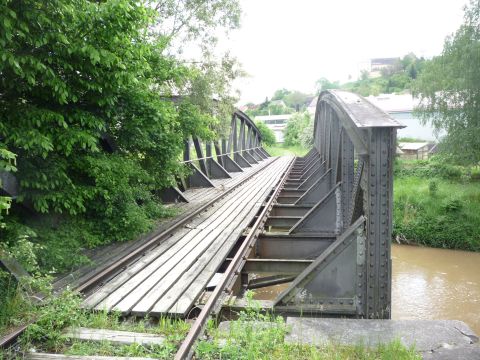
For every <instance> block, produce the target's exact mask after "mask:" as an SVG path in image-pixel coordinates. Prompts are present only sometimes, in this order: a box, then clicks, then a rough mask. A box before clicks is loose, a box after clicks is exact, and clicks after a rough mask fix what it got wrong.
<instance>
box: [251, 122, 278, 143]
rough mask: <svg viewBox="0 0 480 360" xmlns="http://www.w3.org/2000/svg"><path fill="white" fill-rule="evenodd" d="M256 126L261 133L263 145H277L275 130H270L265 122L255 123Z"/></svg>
mask: <svg viewBox="0 0 480 360" xmlns="http://www.w3.org/2000/svg"><path fill="white" fill-rule="evenodd" d="M255 125H256V126H257V128H258V130H259V131H260V135H261V136H262V143H263V144H265V145H267V146H272V145H274V144H275V143H276V139H275V134H274V133H273V130H272V129H270V128H269V127H268V126H267V125H265V123H264V122H263V121H255Z"/></svg>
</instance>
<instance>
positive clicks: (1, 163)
mask: <svg viewBox="0 0 480 360" xmlns="http://www.w3.org/2000/svg"><path fill="white" fill-rule="evenodd" d="M15 165H16V155H15V154H14V153H12V152H11V151H8V150H7V149H5V147H4V145H3V144H2V143H0V175H1V173H2V172H14V171H17V168H16V166H15ZM1 187H2V179H1V178H0V188H1ZM11 202H12V199H10V198H9V197H8V196H0V228H3V227H4V226H5V223H3V222H2V219H3V215H2V213H4V212H5V213H8V209H10V205H11Z"/></svg>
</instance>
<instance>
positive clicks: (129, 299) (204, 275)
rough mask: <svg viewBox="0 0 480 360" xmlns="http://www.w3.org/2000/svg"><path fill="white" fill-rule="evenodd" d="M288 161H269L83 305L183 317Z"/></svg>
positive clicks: (287, 159) (100, 308)
mask: <svg viewBox="0 0 480 360" xmlns="http://www.w3.org/2000/svg"><path fill="white" fill-rule="evenodd" d="M290 161H291V159H290V158H285V157H284V158H280V159H278V160H276V161H275V162H273V163H271V164H270V166H267V167H266V168H264V169H263V170H262V171H260V172H259V173H257V174H256V175H254V176H253V177H252V178H251V179H250V180H248V181H247V182H246V183H244V184H243V185H241V186H239V187H238V188H237V189H235V190H234V191H233V192H232V193H230V194H228V195H227V196H225V197H224V198H223V199H222V200H220V201H218V202H216V203H215V204H214V206H212V207H211V208H210V209H209V210H207V211H205V212H203V213H202V214H201V215H199V216H198V217H196V218H195V219H194V220H192V222H191V223H190V224H188V225H186V226H185V227H184V228H183V229H182V230H180V231H177V232H176V233H175V234H174V235H173V236H172V237H170V238H169V239H168V240H166V241H164V242H163V243H161V244H160V245H159V246H157V247H156V248H154V249H152V250H151V251H149V252H147V253H146V254H145V255H144V256H143V257H141V258H139V259H138V260H137V261H136V262H135V263H133V264H131V265H130V266H128V267H127V268H126V269H125V270H124V271H123V272H121V273H120V274H118V275H117V276H116V277H114V278H113V279H111V280H110V281H109V282H107V283H106V284H104V286H102V287H101V288H100V289H98V290H97V291H96V292H95V293H93V294H91V295H90V296H89V297H88V298H86V299H85V301H84V306H86V307H89V308H94V309H97V310H109V311H111V310H116V311H121V312H122V313H124V314H128V313H132V314H135V315H139V316H143V315H145V314H150V315H153V316H158V315H161V314H170V315H176V316H185V315H186V314H187V313H188V311H189V310H190V308H191V307H192V305H193V304H194V302H195V301H196V299H197V298H198V297H199V296H200V295H201V293H202V291H203V290H204V289H205V287H206V286H207V284H208V282H209V280H210V279H211V278H212V276H213V275H214V274H215V272H216V271H217V270H218V268H219V267H220V265H221V264H222V262H223V261H224V259H225V258H226V257H227V255H228V253H229V252H230V250H231V249H232V247H233V246H234V244H235V243H236V241H237V239H238V238H239V237H240V235H241V233H242V231H243V230H244V229H245V228H246V227H247V226H248V224H249V223H250V222H251V220H252V219H253V218H254V216H255V215H256V213H257V211H258V209H259V208H260V206H261V205H262V203H263V201H264V200H265V198H266V197H267V196H268V194H269V193H270V191H271V190H272V188H273V187H274V186H275V184H276V183H277V182H278V181H279V179H280V177H281V175H282V173H283V172H284V171H285V170H286V168H287V166H288V164H289V163H290ZM240 177H241V175H240V176H236V177H234V178H232V179H229V180H228V181H227V184H226V185H224V186H232V183H233V182H234V181H236V180H237V181H239V180H238V178H240ZM204 196H205V194H204Z"/></svg>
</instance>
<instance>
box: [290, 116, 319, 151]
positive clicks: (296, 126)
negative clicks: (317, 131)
mask: <svg viewBox="0 0 480 360" xmlns="http://www.w3.org/2000/svg"><path fill="white" fill-rule="evenodd" d="M312 124H313V120H312V117H311V116H310V114H309V113H308V112H303V113H295V114H294V115H293V116H292V117H291V118H290V119H289V120H288V122H287V126H286V128H285V130H284V135H285V139H284V144H285V145H286V146H295V145H302V146H304V147H310V146H311V143H312V139H311V138H310V137H309V136H308V135H306V133H307V132H308V133H309V134H311V135H312V136H313V128H312ZM307 129H308V130H307ZM302 140H303V142H306V143H305V144H304V143H303V142H302Z"/></svg>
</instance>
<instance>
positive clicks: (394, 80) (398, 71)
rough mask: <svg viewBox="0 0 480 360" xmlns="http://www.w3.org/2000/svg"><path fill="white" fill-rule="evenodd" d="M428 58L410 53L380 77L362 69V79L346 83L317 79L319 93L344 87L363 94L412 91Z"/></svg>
mask: <svg viewBox="0 0 480 360" xmlns="http://www.w3.org/2000/svg"><path fill="white" fill-rule="evenodd" d="M425 63H426V60H425V59H424V58H418V57H417V56H416V55H415V54H413V53H410V54H407V55H405V56H404V57H403V58H401V59H399V60H398V62H397V63H396V64H394V65H393V66H392V67H389V68H385V69H383V70H382V72H381V76H380V77H370V75H369V73H368V71H366V70H364V71H362V73H361V75H360V79H358V80H356V81H352V82H348V83H345V84H341V85H340V83H339V82H338V81H335V82H330V81H329V80H328V79H326V78H321V79H320V80H318V81H317V93H320V92H321V91H323V90H328V89H344V90H348V91H351V92H354V93H357V94H360V95H362V96H369V95H379V94H391V93H401V92H404V91H410V90H411V87H412V82H413V80H415V79H416V78H417V76H418V75H420V74H421V73H422V71H423V69H424V67H425Z"/></svg>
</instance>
